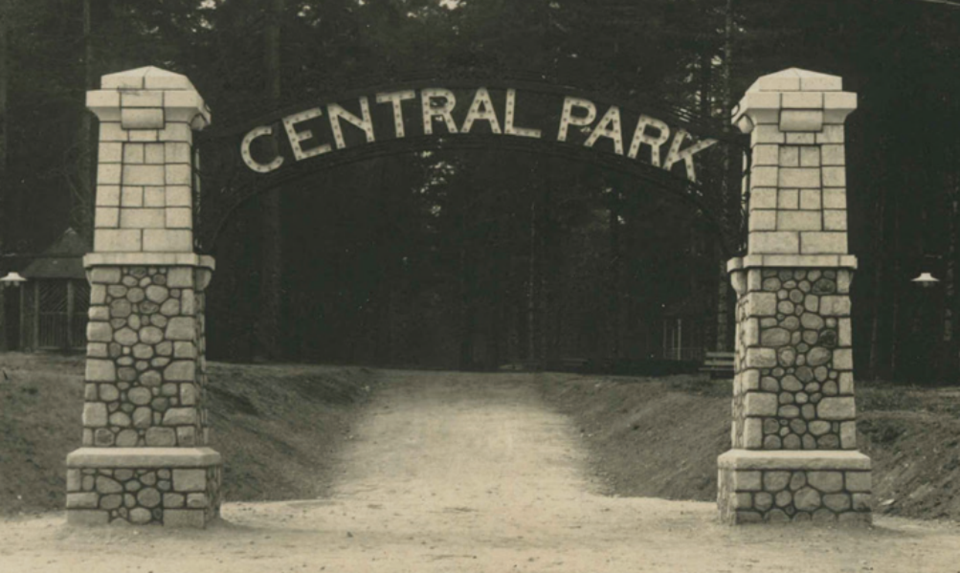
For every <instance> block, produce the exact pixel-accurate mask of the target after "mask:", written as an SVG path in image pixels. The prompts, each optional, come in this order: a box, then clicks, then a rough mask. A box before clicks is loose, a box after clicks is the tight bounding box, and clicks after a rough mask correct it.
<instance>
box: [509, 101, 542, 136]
mask: <svg viewBox="0 0 960 573" xmlns="http://www.w3.org/2000/svg"><path fill="white" fill-rule="evenodd" d="M516 112H517V90H507V113H506V116H507V117H506V121H504V126H503V132H504V133H506V134H507V135H519V136H520V137H533V138H535V139H540V136H541V133H540V130H539V129H531V128H529V127H515V126H514V124H513V121H514V117H515V114H516Z"/></svg>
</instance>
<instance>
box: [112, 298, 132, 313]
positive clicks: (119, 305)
mask: <svg viewBox="0 0 960 573" xmlns="http://www.w3.org/2000/svg"><path fill="white" fill-rule="evenodd" d="M131 312H132V305H131V304H130V301H128V300H127V299H125V298H118V299H116V300H114V301H113V302H111V303H110V316H111V317H112V318H127V317H128V316H130V313H131Z"/></svg>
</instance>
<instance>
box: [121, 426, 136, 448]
mask: <svg viewBox="0 0 960 573" xmlns="http://www.w3.org/2000/svg"><path fill="white" fill-rule="evenodd" d="M138 438H139V435H138V434H137V431H136V430H123V431H122V432H120V433H119V434H117V446H118V447H121V448H132V447H133V446H136V445H137V439H138Z"/></svg>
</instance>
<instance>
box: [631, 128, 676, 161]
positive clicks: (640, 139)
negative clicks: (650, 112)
mask: <svg viewBox="0 0 960 573" xmlns="http://www.w3.org/2000/svg"><path fill="white" fill-rule="evenodd" d="M648 125H649V126H651V127H653V128H655V129H658V130H659V131H660V134H659V135H657V136H651V135H647V134H646V133H645V130H646V128H647V126H648ZM668 139H670V127H669V126H668V125H667V124H665V123H663V122H662V121H660V120H659V119H654V118H652V117H649V116H646V115H641V116H640V120H639V121H637V129H636V130H635V131H634V132H633V142H631V143H630V151H629V152H628V153H627V157H629V158H630V159H636V158H637V154H638V153H640V145H641V144H643V145H648V146H650V164H651V165H653V166H654V167H660V146H661V145H663V144H664V143H666V142H667V140H668Z"/></svg>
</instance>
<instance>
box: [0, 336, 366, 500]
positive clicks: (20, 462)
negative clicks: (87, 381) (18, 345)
mask: <svg viewBox="0 0 960 573" xmlns="http://www.w3.org/2000/svg"><path fill="white" fill-rule="evenodd" d="M83 364H84V363H83V358H82V357H63V356H53V355H23V354H7V355H2V356H0V369H2V372H0V436H2V442H0V515H11V514H17V513H20V512H25V513H29V512H34V511H44V510H51V509H59V508H61V507H63V503H64V489H65V473H66V467H65V465H64V459H65V458H66V455H67V453H69V452H70V451H71V450H73V449H75V448H77V447H79V446H80V414H81V412H80V408H79V405H80V404H81V403H82V400H83ZM209 370H210V385H209V388H208V390H209V411H210V415H211V419H212V424H213V428H214V430H213V431H212V432H211V442H212V443H211V444H210V445H211V446H212V447H213V448H214V449H216V450H217V451H219V452H220V453H222V454H223V456H224V460H225V468H224V487H225V496H226V498H227V499H228V500H271V499H291V498H313V497H317V496H320V495H323V494H324V493H326V488H327V487H328V486H329V485H330V477H331V476H330V475H329V470H330V467H331V461H332V460H331V458H332V456H333V455H334V454H335V452H336V450H337V448H338V446H339V444H341V443H342V441H343V440H344V439H345V438H348V434H349V430H350V422H351V420H352V416H353V414H354V413H355V412H356V411H357V406H358V405H359V404H361V403H362V402H363V401H364V399H365V397H366V396H367V395H368V394H369V392H370V386H371V385H373V384H374V383H375V378H376V374H375V373H373V372H370V371H369V370H366V369H362V368H337V367H324V366H299V365H285V366H249V365H244V366H238V365H229V364H218V363H211V364H210V365H209Z"/></svg>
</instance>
